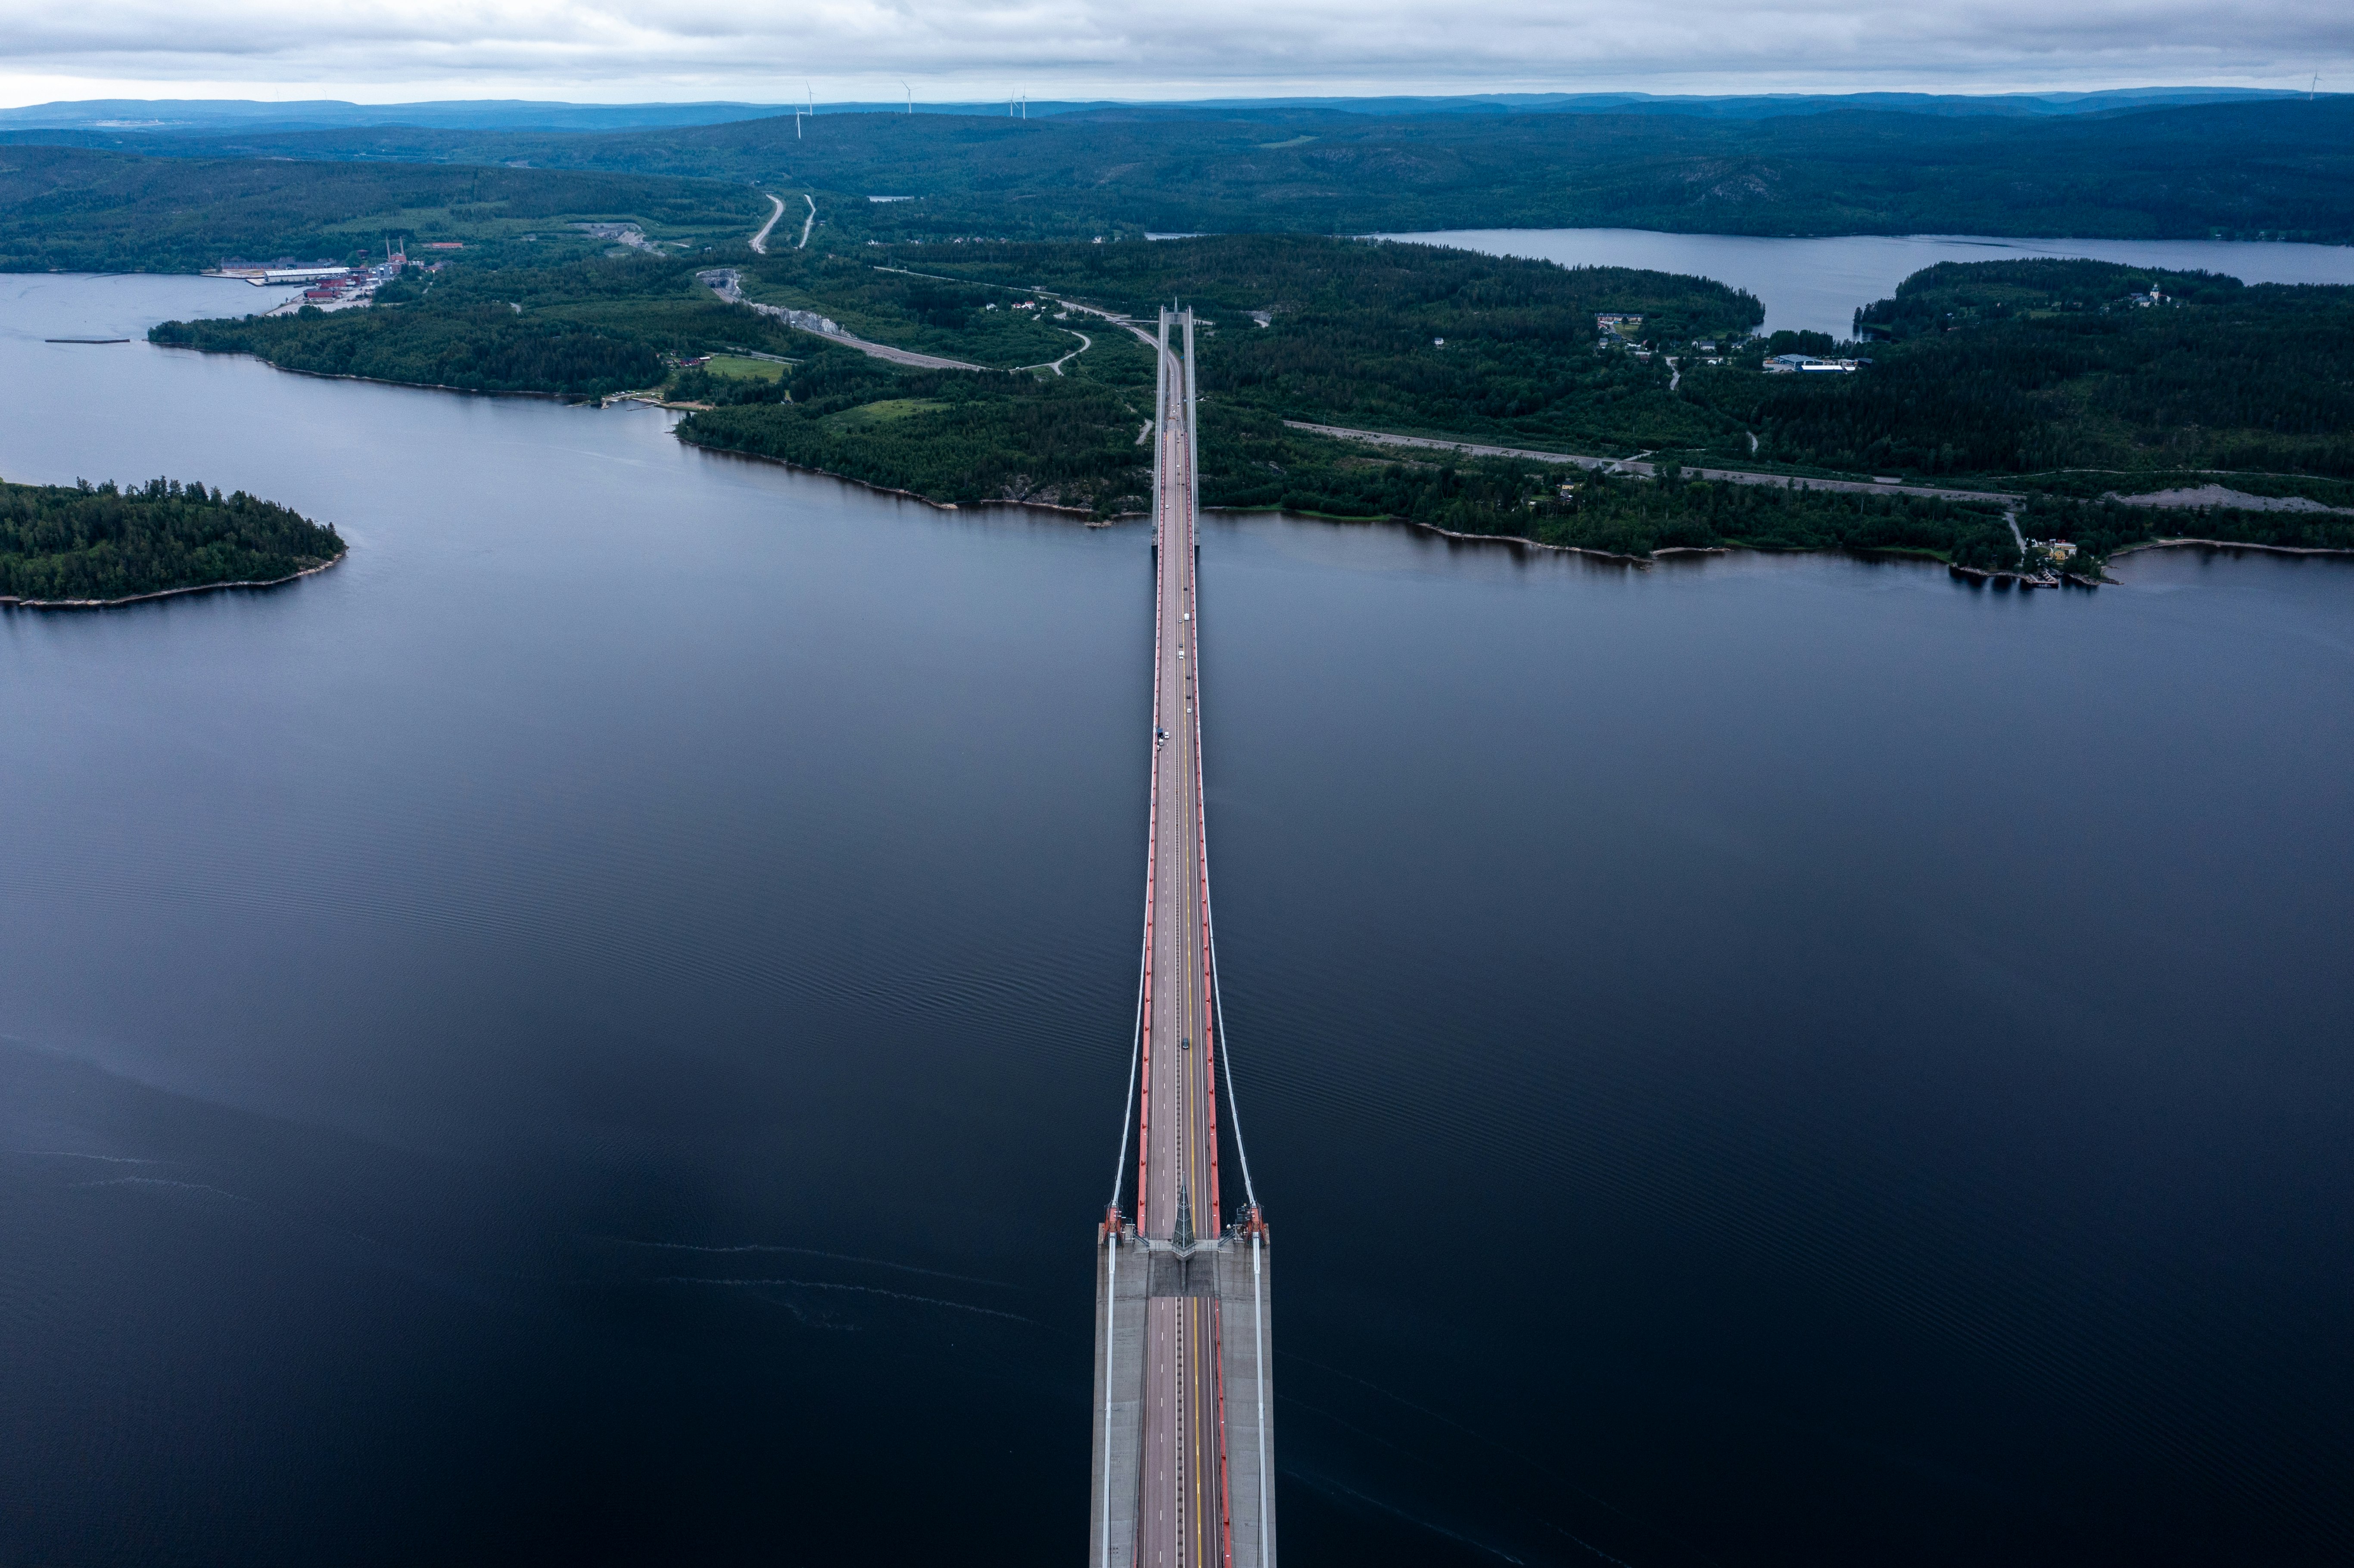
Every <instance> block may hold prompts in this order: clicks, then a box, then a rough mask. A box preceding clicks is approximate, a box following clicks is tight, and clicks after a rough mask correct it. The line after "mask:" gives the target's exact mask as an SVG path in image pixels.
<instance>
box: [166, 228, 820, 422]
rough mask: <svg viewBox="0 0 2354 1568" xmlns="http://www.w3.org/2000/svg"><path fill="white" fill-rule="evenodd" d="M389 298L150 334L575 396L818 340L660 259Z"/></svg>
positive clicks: (389, 290) (374, 375)
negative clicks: (730, 355) (707, 359)
mask: <svg viewBox="0 0 2354 1568" xmlns="http://www.w3.org/2000/svg"><path fill="white" fill-rule="evenodd" d="M382 297H383V298H384V299H385V300H386V301H387V302H386V303H384V304H379V305H376V306H375V307H373V308H371V309H366V310H347V311H331V312H330V311H319V310H315V309H305V310H303V311H302V312H300V313H296V314H293V315H288V316H246V317H242V318H235V319H217V320H204V321H187V322H176V321H175V322H165V323H162V324H161V325H159V326H157V327H154V329H152V330H151V331H150V332H149V333H148V334H147V335H148V338H149V340H150V341H151V342H154V343H158V344H166V345H168V346H172V347H177V348H195V349H201V350H203V351H205V352H207V353H211V354H250V355H257V356H258V357H260V358H262V359H266V360H268V361H269V362H270V364H272V365H276V366H281V367H283V368H285V369H288V370H302V371H309V372H311V373H313V374H315V375H324V376H366V377H369V378H370V379H373V380H379V381H404V382H411V383H415V384H418V385H420V386H429V387H457V388H460V389H461V390H464V391H470V392H543V393H548V394H551V395H555V396H562V397H607V396H610V395H611V394H613V393H616V392H625V391H633V390H636V389H638V388H641V387H658V386H660V385H661V384H662V383H663V378H664V377H665V376H668V375H669V374H670V370H669V366H668V364H667V363H666V362H665V359H664V355H673V356H674V355H695V354H699V353H702V352H705V350H707V349H708V348H711V347H715V346H720V345H739V346H741V345H750V346H756V347H770V346H773V345H776V344H780V343H783V342H786V341H788V340H797V341H800V342H810V341H814V340H811V339H809V338H808V337H806V336H805V334H796V333H794V332H792V331H791V330H790V329H789V328H785V327H781V326H779V325H777V324H776V323H773V322H769V321H764V320H763V319H761V318H760V317H758V316H757V315H755V314H754V313H751V312H750V311H748V310H745V309H744V308H742V307H741V306H735V305H727V304H723V303H721V302H719V301H718V300H717V299H716V298H715V297H714V296H713V295H712V293H711V291H710V290H708V289H706V288H704V287H703V286H702V285H700V284H698V283H697V282H696V281H695V264H694V263H693V262H692V261H686V260H663V259H660V258H655V257H642V256H622V257H614V258H594V259H589V260H579V261H574V262H569V263H566V264H563V265H559V266H551V267H528V266H510V267H498V266H486V265H481V264H472V263H461V264H457V265H453V266H451V267H450V268H449V269H447V270H445V271H443V272H441V273H438V274H434V275H431V276H427V275H425V274H423V273H422V272H421V271H420V270H417V269H412V270H411V272H410V273H409V274H408V275H407V276H404V277H403V278H401V279H399V280H397V281H395V282H393V283H390V284H387V285H386V288H385V290H384V291H383V295H382Z"/></svg>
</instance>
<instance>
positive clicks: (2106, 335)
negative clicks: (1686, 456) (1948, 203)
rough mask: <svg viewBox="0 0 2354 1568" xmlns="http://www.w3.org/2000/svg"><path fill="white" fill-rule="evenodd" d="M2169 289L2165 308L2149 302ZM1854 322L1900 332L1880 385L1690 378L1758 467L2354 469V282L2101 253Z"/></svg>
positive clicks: (1936, 274)
mask: <svg viewBox="0 0 2354 1568" xmlns="http://www.w3.org/2000/svg"><path fill="white" fill-rule="evenodd" d="M2153 288H2155V289H2156V290H2157V291H2158V293H2159V294H2160V295H2161V296H2162V299H2161V300H2160V301H2159V302H2155V303H2148V304H2138V303H2136V302H2135V299H2136V297H2137V296H2138V297H2139V298H2141V299H2143V300H2147V299H2148V298H2149V297H2150V295H2149V291H2151V290H2152V289H2153ZM1857 322H1858V325H1859V328H1860V329H1861V330H1864V331H1866V332H1868V333H1869V334H1872V335H1873V336H1874V337H1877V338H1880V339H1883V340H1886V341H1883V342H1881V343H1876V344H1873V345H1872V348H1871V349H1870V350H1869V354H1870V356H1871V358H1872V366H1871V367H1870V368H1869V370H1868V371H1866V372H1864V373H1861V374H1859V375H1855V376H1753V375H1748V374H1744V373H1742V372H1738V371H1733V370H1726V371H1722V372H1718V373H1715V374H1712V375H1697V376H1693V377H1691V379H1690V380H1689V381H1688V383H1687V385H1689V386H1690V387H1691V392H1692V396H1693V397H1695V398H1696V399H1699V400H1702V401H1705V402H1707V403H1709V404H1710V405H1712V407H1714V408H1718V409H1720V410H1722V411H1723V412H1724V413H1725V414H1727V415H1728V416H1730V417H1731V418H1733V419H1734V420H1735V421H1737V422H1738V423H1740V424H1741V425H1744V426H1746V427H1749V428H1752V429H1756V430H1757V431H1759V432H1760V440H1761V443H1762V444H1761V447H1760V450H1759V453H1758V455H1759V456H1761V457H1763V458H1766V459H1770V460H1776V461H1783V462H1788V463H1796V464H1808V465H1813V466H1816V467H1821V468H1828V469H1840V470H1848V471H1858V470H1862V471H1877V472H1889V473H1910V474H1921V475H2033V476H2040V475H2048V474H2055V473H2056V472H2057V471H2064V470H2069V469H2111V470H2121V471H2133V470H2159V469H2165V470H2197V469H2217V470H2232V469H2252V470H2262V471H2278V472H2288V473H2306V474H2317V475H2336V476H2340V477H2354V289H2348V288H2316V287H2296V288H2291V287H2283V286H2279V285H2264V286H2259V287H2253V288H2250V287H2243V286H2242V285H2241V284H2240V282H2239V281H2237V280H2235V279H2231V278H2221V277H2216V276H2214V275H2212V274H2209V273H2179V272H2163V271H2155V270H2149V269H2144V268H2131V267H2121V266H2115V265H2111V264H2109V263H2105V262H2095V261H2058V260H2031V261H1979V262H1970V263H1966V264H1957V263H1946V264H1943V265H1940V266H1936V267H1932V268H1929V269H1927V270H1925V271H1922V272H1918V273H1915V274H1914V276H1912V277H1911V278H1908V279H1907V280H1905V281H1904V282H1903V284H1902V285H1901V286H1900V287H1899V289H1898V291H1897V293H1896V296H1895V298H1893V299H1891V300H1883V301H1881V302H1877V303H1875V304H1872V305H1871V306H1868V307H1866V308H1865V309H1864V310H1862V311H1861V312H1859V313H1857ZM1723 450H1736V449H1733V448H1730V447H1726V448H1724V449H1723Z"/></svg>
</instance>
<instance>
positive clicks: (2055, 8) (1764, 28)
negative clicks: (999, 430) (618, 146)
mask: <svg viewBox="0 0 2354 1568" xmlns="http://www.w3.org/2000/svg"><path fill="white" fill-rule="evenodd" d="M0 17H5V25H0V102H5V103H9V104H26V103H37V102H42V101H48V100H52V99H69V98H111V97H130V98H164V97H174V98H214V97H230V98H271V99H284V98H348V99H354V100H357V101H379V102H383V101H399V100H404V99H409V100H414V99H427V98H544V99H573V100H580V101H653V100H663V101H690V100H702V99H740V100H748V101H755V102H780V101H786V100H788V99H791V98H798V97H800V96H801V93H802V90H803V88H802V83H803V82H804V80H806V81H808V82H810V83H811V84H813V88H814V90H815V93H816V95H817V97H818V98H819V99H820V100H826V99H835V100H841V99H853V98H856V99H879V98H884V97H892V98H896V97H898V96H900V87H899V82H900V80H901V79H903V78H904V79H906V80H907V82H908V83H909V84H910V85H911V86H912V88H913V90H914V92H915V94H916V96H917V98H919V99H926V100H931V101H943V100H958V99H983V98H992V97H1002V96H1004V95H1005V94H1007V93H1010V92H1013V91H1016V90H1026V91H1028V92H1029V93H1030V94H1031V96H1033V97H1037V98H1049V97H1053V98H1074V97H1085V98H1098V97H1106V98H1193V97H1229V96H1232V97H1241V96H1251V95H1271V94H1298V93H1366V92H1462V91H1598V90H1627V89H1632V90H1646V91H1654V92H1691V91H1700V92H1725V91H1741V92H1747V91H1766V90H1828V91H1850V90H1864V89H1881V88H1893V89H1928V90H1961V91H1997V90H2010V89H2018V88H2041V87H2072V88H2101V87H2127V86H2145V85H2153V84H2166V83H2192V82H2195V83H2205V84H2219V85H2239V86H2262V87H2292V86H2294V87H2303V86H2305V85H2306V82H2307V81H2308V80H2309V79H2311V77H2312V76H2313V74H2314V73H2315V72H2319V73H2320V75H2321V79H2322V86H2323V87H2324V89H2325V90H2328V89H2331V88H2335V89H2336V90H2340V91H2346V90H2354V0H1958V3H1955V0H1946V3H1940V0H1928V3H1925V4H1924V3H1922V0H1914V3H1913V4H1910V5H1885V4H1880V3H1876V0H1779V3H1776V0H1755V3H1751V0H1738V3H1736V0H1679V3H1676V4H1660V3H1659V0H1275V3H1269V0H1180V3H1178V4H1174V5H1153V4H1145V3H1140V0H595V3H583V0H298V3H294V4H287V3H283V0H280V3H275V4H273V3H270V0H260V3H256V0H86V3H80V4H58V3H56V0H0Z"/></svg>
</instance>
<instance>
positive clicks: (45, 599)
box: [0, 479, 345, 609]
mask: <svg viewBox="0 0 2354 1568" xmlns="http://www.w3.org/2000/svg"><path fill="white" fill-rule="evenodd" d="M344 550H345V545H344V541H343V539H342V538H341V537H340V536H339V535H337V534H336V533H335V531H334V528H332V527H330V526H327V525H324V524H317V523H313V522H312V521H310V519H308V518H306V517H303V516H302V515H301V514H298V513H295V512H292V511H290V510H288V509H287V508H286V507H283V506H280V505H278V504H277V503H274V502H269V501H263V500H261V499H260V497H258V496H252V495H248V494H247V493H245V492H243V491H241V490H240V491H238V492H236V493H233V494H226V495H225V494H223V493H221V492H219V491H217V490H208V489H207V488H206V487H205V486H204V485H203V484H202V483H200V482H187V483H182V482H180V481H178V480H171V479H154V480H150V481H148V482H146V483H145V484H143V485H137V486H132V487H122V486H118V485H116V484H114V483H112V482H108V483H104V484H96V485H94V484H91V483H90V482H88V481H87V480H85V481H83V482H80V483H79V484H74V485H63V484H11V483H9V482H5V481H0V604H7V605H17V606H22V607H25V608H27V609H85V608H99V607H102V606H105V605H111V604H123V603H127V602H129V601H131V600H133V599H160V598H162V597H164V595H167V594H180V593H202V592H205V591H207V590H209V589H213V588H270V587H274V586H276V585H277V584H279V583H283V582H291V581H292V580H293V579H294V578H296V577H307V576H309V575H310V574H311V573H313V572H317V571H323V570H324V569H325V568H326V567H331V566H333V565H334V564H335V562H337V561H339V560H341V559H343V556H344Z"/></svg>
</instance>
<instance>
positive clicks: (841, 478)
mask: <svg viewBox="0 0 2354 1568" xmlns="http://www.w3.org/2000/svg"><path fill="white" fill-rule="evenodd" d="M671 435H672V437H673V439H674V440H676V441H677V442H678V444H679V445H681V446H683V447H693V448H694V449H695V450H696V451H699V452H711V453H713V454H715V455H716V456H719V457H732V458H742V459H744V460H745V461H748V462H772V463H775V464H776V465H777V466H778V467H779V468H789V469H791V470H792V471H794V472H796V473H814V474H817V475H820V476H821V477H822V478H825V479H831V480H833V481H835V482H838V483H842V484H855V485H857V486H859V487H860V488H862V489H864V490H871V491H873V492H874V493H875V494H877V495H899V496H905V497H906V498H907V500H909V501H920V502H922V503H924V504H925V505H927V506H929V507H932V508H934V509H935V510H937V511H940V512H961V511H963V510H964V508H963V507H961V506H959V505H958V504H957V503H955V502H953V501H935V500H933V499H932V498H931V497H930V496H928V495H918V494H917V493H915V492H914V491H912V490H895V489H893V488H892V487H891V486H889V485H887V484H877V483H875V482H874V481H873V480H869V479H857V478H854V477H853V476H852V475H850V474H846V473H836V472H834V471H832V469H830V468H811V467H810V466H809V464H807V463H801V462H795V461H792V460H791V459H790V458H780V457H774V456H771V455H770V454H769V453H768V452H748V451H739V450H737V449H736V448H734V447H716V446H713V445H712V444H711V443H710V442H708V441H696V440H688V439H687V438H686V437H684V436H682V435H680V434H679V433H678V432H677V431H676V430H673V431H672V432H671ZM987 504H988V503H986V502H983V503H981V505H987ZM1002 504H1004V505H1009V506H1019V505H1021V504H1023V503H1021V502H1018V501H1014V502H1005V503H1002Z"/></svg>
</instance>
